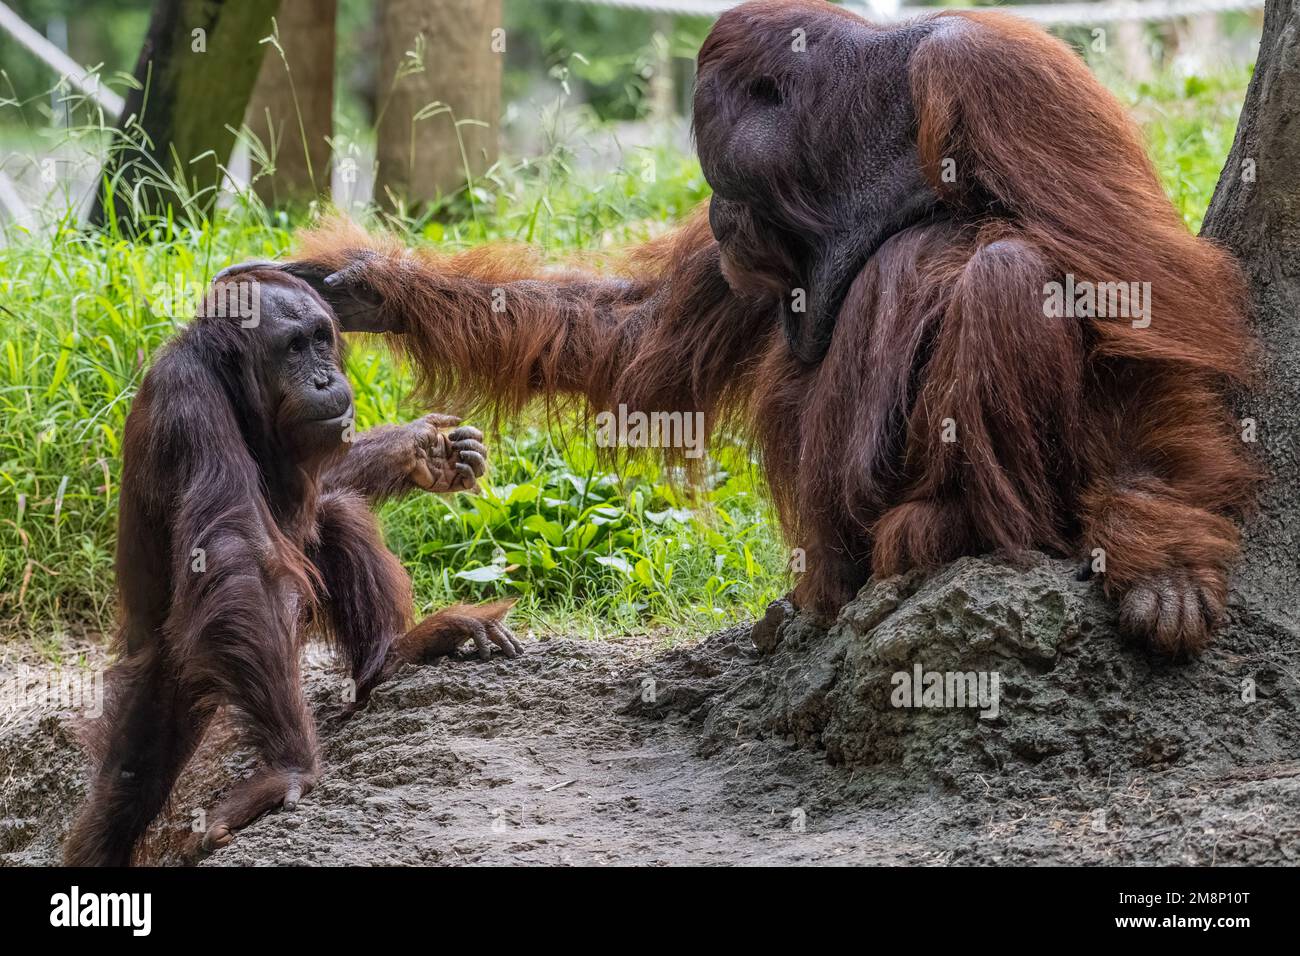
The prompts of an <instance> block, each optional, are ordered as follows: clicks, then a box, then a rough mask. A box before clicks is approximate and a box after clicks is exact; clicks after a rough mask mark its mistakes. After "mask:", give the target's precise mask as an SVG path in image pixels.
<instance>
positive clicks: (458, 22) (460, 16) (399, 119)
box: [375, 0, 505, 208]
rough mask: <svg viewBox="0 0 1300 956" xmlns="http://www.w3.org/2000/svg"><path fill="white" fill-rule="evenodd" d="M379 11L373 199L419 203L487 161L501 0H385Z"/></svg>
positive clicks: (491, 156) (493, 146)
mask: <svg viewBox="0 0 1300 956" xmlns="http://www.w3.org/2000/svg"><path fill="white" fill-rule="evenodd" d="M382 18H383V21H382V26H381V41H380V42H381V54H380V72H379V89H380V95H379V103H380V120H379V134H378V138H379V142H378V147H377V152H378V156H377V159H378V173H377V179H376V182H375V200H376V201H377V202H379V203H380V204H382V205H386V206H389V207H390V208H393V207H395V206H397V205H399V204H400V203H402V202H403V201H405V202H406V203H408V204H409V205H411V206H419V205H421V204H424V203H428V202H430V201H433V200H436V199H438V198H440V197H442V196H446V195H449V194H451V193H454V192H456V191H457V190H459V189H461V188H462V187H463V186H465V184H466V179H467V176H468V178H469V180H470V181H471V182H472V180H473V179H474V178H475V177H477V176H479V175H481V174H482V173H483V171H484V170H486V169H487V168H488V167H489V166H491V165H492V163H494V162H495V161H496V157H497V128H498V125H499V121H500V112H501V66H502V60H503V59H504V57H505V50H504V42H505V35H504V33H496V34H494V31H498V30H501V29H503V28H502V17H501V0H386V2H385V3H384V6H383V12H382ZM417 37H418V38H419V39H417ZM435 104H441V106H438V105H435ZM467 121H474V122H467ZM457 124H459V139H458V137H457V130H458V125H457ZM479 124H486V125H479Z"/></svg>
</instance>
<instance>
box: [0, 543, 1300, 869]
mask: <svg viewBox="0 0 1300 956" xmlns="http://www.w3.org/2000/svg"><path fill="white" fill-rule="evenodd" d="M868 592H870V593H868ZM1110 613H1112V609H1110V608H1109V607H1108V606H1107V605H1106V604H1105V602H1103V601H1101V600H1100V599H1099V598H1098V596H1097V595H1096V594H1095V588H1094V587H1093V586H1092V585H1089V584H1086V583H1080V582H1077V581H1075V580H1074V577H1073V575H1072V574H1070V573H1068V569H1066V568H1065V567H1063V566H1061V565H1060V563H1059V562H1055V563H1054V562H1048V561H1046V560H1045V559H1044V560H1043V561H1041V562H1038V563H1036V564H1033V565H1032V566H1031V567H1028V568H1027V569H1026V568H1007V567H1005V566H1001V565H996V564H992V563H990V562H984V561H967V562H958V564H957V565H954V566H953V567H952V568H951V569H949V571H947V572H944V573H943V574H941V575H939V576H937V577H936V578H935V579H932V580H930V581H928V582H920V581H909V580H907V579H902V580H900V579H894V580H893V581H891V582H884V583H883V584H882V585H876V586H874V587H872V588H869V589H867V591H864V595H863V596H862V597H860V599H859V601H858V602H855V604H854V605H850V607H849V608H847V609H846V611H845V613H844V614H843V615H841V618H840V622H839V623H838V624H837V626H836V627H835V628H834V629H832V631H831V633H830V634H829V635H828V634H826V633H824V632H820V631H816V630H815V629H813V628H811V627H810V626H808V625H807V622H803V621H802V620H801V619H799V618H792V619H790V620H787V621H786V622H785V623H783V624H782V627H781V633H780V634H779V635H778V636H779V637H780V638H781V640H780V642H779V644H778V645H777V647H776V649H775V650H774V651H772V650H770V648H769V644H770V643H771V642H770V641H764V644H765V648H769V649H768V652H767V653H760V652H759V650H758V649H757V648H756V647H755V646H754V644H753V643H752V641H751V640H750V634H749V628H748V627H738V628H733V629H730V630H727V631H723V632H720V633H718V634H715V635H712V636H710V637H708V638H705V639H703V640H702V641H700V642H698V643H697V644H695V645H693V646H687V647H679V648H677V649H673V650H664V649H663V645H662V641H661V640H656V639H652V638H635V639H630V638H629V639H613V640H604V641H584V640H571V639H566V638H564V637H560V636H552V637H548V638H543V639H540V640H535V641H530V642H529V643H528V649H527V653H526V655H525V656H524V657H523V658H521V659H518V660H514V661H509V660H504V659H501V658H494V659H493V660H492V661H490V662H487V663H480V662H478V661H476V660H468V659H455V660H444V661H441V662H439V663H435V664H432V665H428V666H423V667H411V668H408V669H406V670H404V671H403V672H402V673H401V674H399V675H398V677H397V678H396V679H395V680H393V681H392V682H391V683H389V684H387V685H385V686H384V687H382V688H380V689H379V690H378V691H377V692H376V693H375V695H374V697H373V699H372V700H371V702H370V704H369V705H368V707H367V708H366V709H365V710H364V711H362V712H360V713H359V714H356V715H354V716H353V717H351V718H350V719H348V720H342V719H340V716H339V715H340V711H341V705H340V704H339V703H338V698H339V692H338V691H339V680H338V677H337V675H336V674H335V673H334V672H333V671H332V670H331V669H330V667H329V662H328V660H327V659H326V658H325V657H324V656H323V654H322V653H320V652H318V651H315V650H309V651H308V654H307V660H306V674H307V677H306V682H307V688H308V693H309V696H310V698H311V700H312V701H313V704H314V706H315V709H316V712H317V715H318V720H319V722H320V724H321V744H322V751H323V760H322V767H323V773H322V779H321V782H320V783H319V785H318V786H317V787H316V788H315V789H314V790H313V791H312V792H311V793H310V794H309V795H308V796H307V797H305V798H304V799H303V800H302V802H301V803H300V804H299V806H298V808H297V809H296V810H295V811H292V812H285V811H281V812H277V813H273V814H270V815H268V816H266V817H264V818H262V819H261V820H259V821H257V822H255V823H254V824H253V825H252V826H250V827H249V828H247V829H246V830H245V831H243V832H241V833H240V834H239V836H238V837H237V838H236V840H235V841H234V843H233V844H232V845H231V846H230V847H228V848H226V849H224V850H221V851H219V852H218V853H216V854H214V855H213V856H211V857H209V858H208V859H207V860H205V861H204V865H227V866H245V865H259V864H260V865H281V864H316V865H335V864H367V865H375V864H378V865H443V864H466V863H481V864H573V865H589V864H596V865H602V864H610V863H614V864H636V865H665V864H684V863H692V864H723V863H731V864H873V863H884V864H945V863H960V864H999V863H1158V864H1172V863H1195V864H1213V863H1235V864H1239V863H1254V864H1259V863H1292V864H1294V863H1296V862H1300V840H1297V837H1298V836H1300V759H1298V758H1300V752H1298V750H1300V748H1297V741H1300V682H1298V681H1297V672H1298V671H1300V654H1298V653H1297V650H1298V649H1297V647H1296V645H1295V644H1294V641H1293V637H1294V635H1291V634H1290V633H1289V632H1286V631H1285V630H1283V629H1280V628H1276V627H1274V626H1273V625H1271V624H1269V623H1267V622H1263V621H1260V620H1256V619H1254V618H1253V617H1250V615H1248V614H1246V613H1245V612H1241V611H1240V610H1238V612H1237V613H1236V614H1235V616H1234V621H1233V623H1232V624H1231V626H1230V627H1229V628H1228V629H1227V630H1226V631H1225V633H1224V635H1223V637H1222V638H1221V640H1220V642H1219V644H1218V645H1216V647H1215V648H1214V649H1213V650H1212V651H1210V652H1209V653H1208V654H1207V655H1205V657H1203V658H1202V659H1200V660H1199V661H1196V662H1193V663H1190V664H1181V665H1169V664H1165V663H1163V662H1159V661H1155V660H1152V659H1150V658H1149V657H1148V656H1147V655H1146V654H1145V652H1143V651H1141V650H1140V649H1136V648H1132V647H1130V646H1128V645H1126V644H1124V643H1123V642H1121V641H1120V640H1119V639H1117V638H1116V637H1115V636H1114V634H1113V633H1111V632H1110V630H1109V622H1108V619H1107V615H1108V614H1110ZM1243 618H1250V619H1249V620H1243ZM769 636H770V635H769ZM918 655H921V656H926V658H927V660H926V662H925V663H926V667H927V668H930V669H938V670H949V669H968V670H981V669H984V668H989V669H992V670H996V671H997V672H998V673H999V674H1000V677H1001V682H1002V686H1001V706H1000V714H999V715H998V717H997V718H994V719H988V718H983V717H980V716H978V714H977V713H976V712H975V711H974V710H972V709H970V708H965V709H963V708H959V707H958V708H954V707H949V708H937V709H925V710H916V709H906V708H897V707H894V706H892V704H891V703H890V701H889V697H890V690H891V688H890V686H888V685H889V681H888V675H891V674H893V673H897V672H900V671H904V670H907V669H908V668H907V663H908V662H909V661H911V660H913V659H915V658H918ZM6 667H9V665H6ZM882 675H886V677H885V684H884V685H882V684H881V678H882ZM1247 686H1248V687H1249V692H1247V691H1244V690H1243V688H1245V687H1247ZM1243 697H1247V698H1251V699H1249V700H1247V699H1243ZM3 703H4V702H2V701H0V705H2V704H3ZM251 768H252V761H251V759H250V755H249V754H247V753H245V752H242V751H241V750H240V748H239V746H238V743H237V741H233V740H232V739H231V735H230V733H229V732H228V731H225V732H221V731H220V730H219V731H218V732H215V733H213V734H211V735H210V737H209V740H208V741H207V742H206V743H205V745H204V747H203V749H202V750H201V751H200V753H199V755H198V756H197V757H196V759H195V760H194V761H193V763H192V765H191V767H190V769H189V770H187V772H186V775H185V777H184V778H183V780H182V782H181V784H180V786H179V787H178V789H177V792H176V794H175V798H174V801H173V805H172V807H171V809H170V811H169V813H168V814H167V815H166V816H165V818H163V819H162V820H160V821H159V823H158V824H157V826H156V827H155V831H156V832H155V833H154V834H153V836H152V837H151V839H150V842H149V844H148V846H147V847H146V849H145V858H146V860H147V861H148V862H157V863H164V864H170V863H177V862H179V860H178V858H177V856H176V851H175V847H176V846H177V845H178V843H179V840H180V839H181V838H182V837H183V836H184V835H185V833H186V832H187V830H188V828H189V825H190V822H191V820H192V819H193V818H194V815H195V811H200V810H202V808H204V807H210V806H212V805H213V803H214V802H215V798H216V797H217V796H219V794H220V792H221V790H222V789H223V788H224V787H225V786H227V785H228V783H229V781H230V780H232V779H234V778H236V777H237V776H239V775H241V774H243V773H247V772H248V771H250V770H251ZM84 776H85V766H84V760H83V758H82V757H81V755H80V753H79V750H78V748H77V745H76V743H75V717H74V715H73V714H72V713H71V712H69V711H58V712H55V711H49V710H46V709H43V708H36V707H30V706H28V707H24V708H15V707H13V706H12V701H11V702H10V706H8V707H7V709H4V710H0V784H2V786H3V789H2V790H0V863H4V864H8V865H46V864H50V863H53V862H56V861H57V858H58V845H59V843H60V841H61V839H62V835H63V833H64V831H65V829H66V826H67V824H68V822H69V820H70V818H71V816H72V814H73V812H74V811H75V808H76V805H77V803H78V801H79V800H80V797H81V795H82V793H83V792H84Z"/></svg>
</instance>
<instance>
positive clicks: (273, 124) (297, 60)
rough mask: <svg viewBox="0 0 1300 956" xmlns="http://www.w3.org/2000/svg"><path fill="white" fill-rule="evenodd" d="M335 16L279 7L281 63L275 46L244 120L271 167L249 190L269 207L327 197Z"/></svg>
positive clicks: (311, 6) (299, 5) (333, 10)
mask: <svg viewBox="0 0 1300 956" xmlns="http://www.w3.org/2000/svg"><path fill="white" fill-rule="evenodd" d="M337 12H338V4H337V0H280V12H279V15H278V16H277V17H276V27H277V30H278V34H279V44H280V50H283V51H284V55H283V56H281V54H280V50H277V49H275V47H274V46H270V47H269V49H268V50H267V52H266V56H265V58H264V59H263V60H262V69H261V71H260V72H259V73H258V74H257V85H256V86H255V87H254V88H253V98H252V102H250V103H249V106H248V119H247V122H248V128H249V129H251V130H252V131H253V133H254V135H256V136H257V137H258V139H260V140H261V142H262V145H263V147H264V148H265V149H266V152H267V154H268V156H267V158H268V159H269V160H270V163H271V169H270V170H269V171H267V172H266V174H264V175H262V176H259V177H257V178H256V179H255V180H254V182H253V188H254V189H255V190H256V191H257V195H258V196H260V197H261V199H262V201H263V202H264V203H266V204H267V205H268V206H278V205H284V204H286V203H306V202H310V201H311V200H313V199H315V198H317V197H318V196H328V195H329V191H330V179H329V165H330V143H329V139H330V136H331V135H332V133H333V129H334V123H333V120H334V20H335V16H336V14H337ZM255 164H256V161H255ZM255 172H256V170H255Z"/></svg>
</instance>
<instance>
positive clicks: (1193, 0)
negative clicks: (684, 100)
mask: <svg viewBox="0 0 1300 956" xmlns="http://www.w3.org/2000/svg"><path fill="white" fill-rule="evenodd" d="M569 2H570V3H585V4H588V5H590V6H601V7H616V8H619V9H623V10H643V11H646V12H649V13H670V14H678V15H681V16H697V17H716V16H718V15H719V14H721V13H723V12H725V11H726V10H729V9H731V8H732V7H736V6H739V5H740V3H741V0H569ZM1264 3H1265V0H1100V2H1097V3H1059V4H1027V5H1024V6H1012V5H1009V4H1008V5H999V6H997V7H903V8H901V9H900V10H899V11H898V13H897V14H894V15H893V18H894V19H898V20H906V19H908V18H910V17H915V16H920V15H922V14H926V13H938V12H939V11H941V10H989V9H999V10H1002V11H1004V12H1006V13H1014V14H1015V15H1016V16H1018V17H1024V18H1025V19H1026V20H1033V21H1035V22H1036V23H1045V24H1051V25H1054V26H1076V25H1080V24H1088V23H1119V22H1121V21H1125V20H1175V19H1178V18H1180V17H1195V16H1201V15H1202V14H1209V13H1227V12H1229V11H1233V10H1260V9H1262V8H1263V6H1264ZM844 6H845V7H847V8H848V9H850V10H853V11H854V12H855V13H860V14H862V15H863V16H865V17H866V18H867V19H875V20H879V19H881V18H882V14H880V13H878V12H876V11H874V10H872V8H871V7H870V6H868V5H866V4H861V3H846V4H844ZM885 16H888V15H885Z"/></svg>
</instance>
